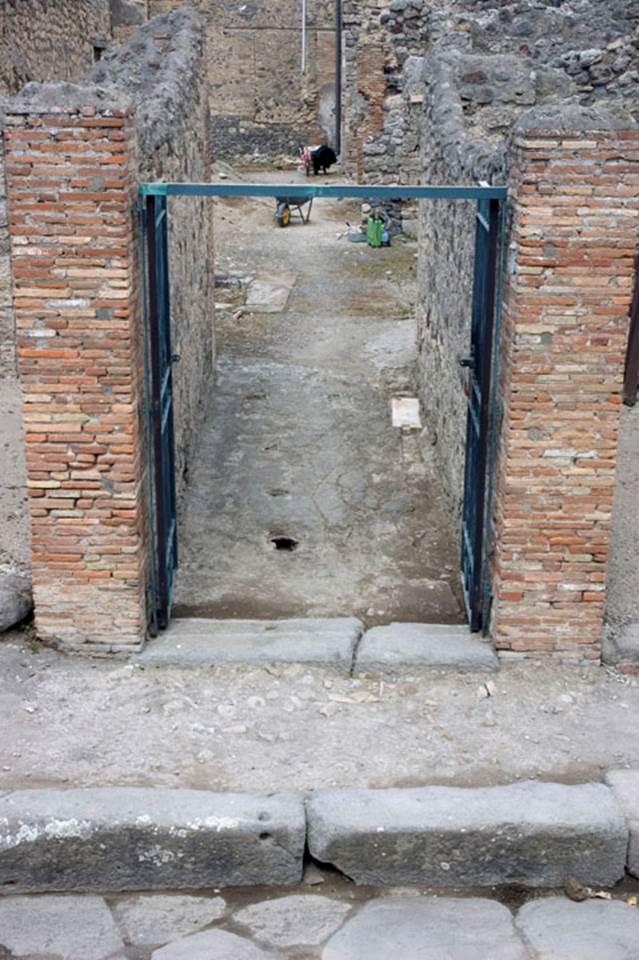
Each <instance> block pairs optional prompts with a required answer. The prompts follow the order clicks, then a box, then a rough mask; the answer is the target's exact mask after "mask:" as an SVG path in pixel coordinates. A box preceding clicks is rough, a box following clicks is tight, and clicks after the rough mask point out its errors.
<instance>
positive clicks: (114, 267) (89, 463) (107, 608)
mask: <svg viewBox="0 0 639 960" xmlns="http://www.w3.org/2000/svg"><path fill="white" fill-rule="evenodd" d="M81 96H82V97H83V98H84V100H83V101H82V102H85V103H86V102H87V99H88V100H89V102H90V98H87V96H86V94H85V93H84V92H83V93H82V95H81ZM44 100H46V92H45V95H44V96H43V101H44ZM13 103H14V106H13V107H12V110H13V111H14V112H13V113H12V114H9V115H8V116H7V120H6V131H5V145H6V171H7V187H8V196H9V215H10V232H11V244H12V264H13V274H14V305H15V312H16V324H17V346H18V371H19V377H20V381H21V387H22V393H23V418H24V429H25V444H26V456H27V471H28V496H29V506H30V512H31V522H32V536H33V587H34V599H35V608H36V626H37V630H38V633H39V634H40V636H41V637H42V638H43V639H44V640H48V641H55V642H59V643H61V644H63V645H64V646H66V647H73V646H74V645H80V644H86V643H87V642H88V643H90V644H91V645H95V646H97V647H98V648H99V649H111V648H115V647H118V646H124V647H126V646H127V645H129V646H130V645H131V644H138V643H139V642H140V640H141V639H142V636H143V631H144V623H145V617H144V602H143V601H144V597H143V594H144V564H145V560H144V557H145V551H144V549H143V540H144V536H143V533H144V502H143V483H144V460H143V458H142V457H141V438H140V424H139V422H138V406H139V402H140V397H141V385H142V384H141V376H140V370H141V347H140V343H139V336H138V332H139V329H140V321H139V317H138V290H137V276H138V271H137V263H136V260H137V249H136V244H135V231H134V224H133V213H132V210H133V204H134V202H135V196H136V188H137V184H136V182H135V178H134V176H133V175H132V157H133V156H134V148H135V143H134V136H133V131H132V126H131V124H132V120H131V117H130V116H129V115H128V111H127V110H126V109H121V110H118V109H109V110H102V111H101V110H100V108H98V109H97V110H96V107H90V106H80V105H78V106H77V107H76V108H75V109H73V108H71V107H69V109H68V110H67V109H65V110H64V111H63V112H54V111H52V110H51V109H49V110H47V108H46V107H42V108H41V109H40V110H38V109H37V108H32V109H31V112H24V113H19V112H18V110H19V107H16V106H15V101H14V102H13ZM26 109H27V108H25V110H26Z"/></svg>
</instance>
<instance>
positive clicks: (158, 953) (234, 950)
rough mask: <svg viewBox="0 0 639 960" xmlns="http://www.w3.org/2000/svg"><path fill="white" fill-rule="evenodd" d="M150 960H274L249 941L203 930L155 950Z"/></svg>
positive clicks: (226, 933) (219, 932) (231, 935)
mask: <svg viewBox="0 0 639 960" xmlns="http://www.w3.org/2000/svg"><path fill="white" fill-rule="evenodd" d="M151 960H275V958H274V957H273V954H272V953H266V952H265V951H264V950H261V949H260V948H259V947H258V946H256V945H255V944H254V943H251V941H250V940H245V939H244V937H238V936H237V934H235V933H228V932H227V931H226V930H204V931H203V932H202V933H194V934H193V936H191V937H185V938H184V939H183V940H176V941H175V942H174V943H170V944H169V945H168V946H167V947H161V949H160V950H155V951H154V952H153V954H152V957H151Z"/></svg>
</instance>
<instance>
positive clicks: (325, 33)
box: [149, 0, 335, 159]
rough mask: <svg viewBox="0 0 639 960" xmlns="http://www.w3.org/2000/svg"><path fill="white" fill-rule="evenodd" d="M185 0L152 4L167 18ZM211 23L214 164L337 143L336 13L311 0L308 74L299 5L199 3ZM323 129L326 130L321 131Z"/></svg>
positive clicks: (280, 0) (282, 1) (283, 0)
mask: <svg viewBox="0 0 639 960" xmlns="http://www.w3.org/2000/svg"><path fill="white" fill-rule="evenodd" d="M180 4H181V0H149V13H150V15H152V16H153V15H155V14H156V13H163V12H165V11H167V10H171V9H174V8H175V7H178V6H179V5H180ZM193 5H194V6H195V7H196V8H197V9H198V10H199V11H200V13H201V14H202V16H203V17H204V18H205V22H206V32H207V51H208V53H207V76H208V87H209V97H210V107H211V136H212V143H213V149H214V155H215V157H216V158H221V159H238V158H258V157H272V156H274V155H278V154H287V155H291V154H295V153H296V152H297V146H298V145H299V144H300V143H308V142H322V141H323V142H332V140H333V119H332V110H333V108H334V80H335V26H334V24H335V14H334V4H333V2H332V0H308V2H307V20H306V54H305V69H304V70H302V64H301V59H302V41H301V22H302V21H301V9H302V8H301V2H300V0H261V2H258V3H247V4H243V5H242V4H237V5H229V4H228V3H225V2H224V0H194V4H193ZM322 123H324V129H322Z"/></svg>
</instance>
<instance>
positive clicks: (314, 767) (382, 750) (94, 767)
mask: <svg viewBox="0 0 639 960" xmlns="http://www.w3.org/2000/svg"><path fill="white" fill-rule="evenodd" d="M0 729H1V730H6V731H8V730H10V731H11V736H10V737H4V738H0V789H4V788H11V787H17V786H44V785H64V784H68V785H74V786H84V785H109V784H129V785H135V784H137V785H142V786H145V785H146V786H153V785H162V786H176V787H178V786H181V787H193V788H199V789H209V790H241V791H244V790H246V791H270V790H278V789H282V788H283V787H286V788H287V789H294V790H301V791H306V790H311V789H314V788H320V787H330V786H369V787H384V786H402V785H404V786H409V785H417V784H427V783H453V784H492V783H504V782H510V781H512V780H515V779H522V778H523V779H528V778H533V777H540V778H542V779H551V780H552V779H555V780H568V781H575V782H579V781H587V780H592V779H595V780H596V779H600V778H601V776H602V775H603V773H604V772H605V771H606V770H607V769H610V768H612V767H623V766H626V765H628V766H632V767H639V737H638V736H637V730H638V729H639V681H638V680H636V679H632V678H629V677H621V676H620V675H618V674H615V673H613V672H612V671H608V670H606V669H605V668H602V667H596V666H589V667H577V666H568V665H561V664H557V663H544V664H538V663H535V662H534V661H525V662H519V663H511V664H506V665H505V666H504V667H503V668H502V670H501V672H500V673H499V674H496V675H491V678H490V679H487V677H486V674H483V675H480V674H474V675H469V674H459V673H455V672H452V671H448V672H446V671H433V672H431V673H425V674H422V675H421V676H418V675H415V676H413V677H409V678H406V677H405V678H403V679H402V680H401V681H398V682H394V683H393V682H384V683H382V684H380V682H379V681H376V680H373V679H366V678H364V679H360V678H356V679H354V680H351V679H349V678H348V677H346V676H344V677H339V676H337V675H336V674H335V672H334V671H330V670H329V669H322V668H317V667H316V668H307V667H302V666H301V665H294V664H292V665H287V666H281V667H277V668H269V669H267V668H256V667H247V666H237V667H230V666H228V667H200V668H197V669H185V668H177V667H157V668H146V669H142V668H141V667H139V666H136V665H133V664H127V663H125V662H113V661H111V662H106V661H103V660H101V661H91V660H88V659H84V658H80V657H68V656H64V655H62V654H59V653H55V652H54V651H52V650H43V649H41V648H40V647H39V646H38V645H37V644H35V643H32V642H30V641H29V639H28V636H27V635H25V634H19V633H14V634H7V635H5V637H4V638H3V639H2V640H1V641H0Z"/></svg>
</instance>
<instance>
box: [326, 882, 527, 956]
mask: <svg viewBox="0 0 639 960" xmlns="http://www.w3.org/2000/svg"><path fill="white" fill-rule="evenodd" d="M391 957H392V958H402V957H404V958H406V960H412V958H416V957H419V960H442V958H444V957H445V958H446V960H486V958H487V957H490V960H526V957H527V953H526V950H525V948H524V946H523V944H522V943H521V941H520V939H519V937H518V936H517V934H516V932H515V930H514V927H513V920H512V917H511V914H510V911H509V910H507V909H506V907H504V906H502V905H501V904H499V903H494V902H492V901H490V900H479V899H471V900H453V899H446V898H439V897H384V898H382V899H379V900H373V901H372V902H370V903H367V904H366V905H365V906H364V907H362V909H361V910H359V912H358V913H357V914H356V916H355V917H353V919H352V920H349V921H348V922H347V923H346V924H345V925H344V926H343V927H342V929H341V930H340V931H339V932H338V933H336V934H335V936H334V937H331V939H330V940H329V942H328V943H327V945H326V947H325V948H324V951H323V953H322V960H364V958H365V960H390V958H391Z"/></svg>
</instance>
